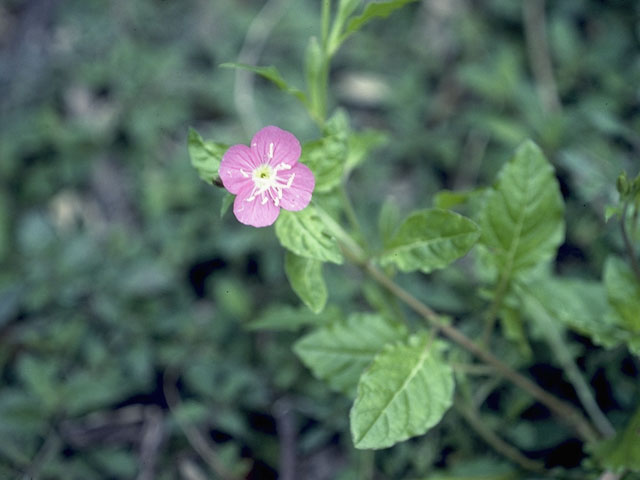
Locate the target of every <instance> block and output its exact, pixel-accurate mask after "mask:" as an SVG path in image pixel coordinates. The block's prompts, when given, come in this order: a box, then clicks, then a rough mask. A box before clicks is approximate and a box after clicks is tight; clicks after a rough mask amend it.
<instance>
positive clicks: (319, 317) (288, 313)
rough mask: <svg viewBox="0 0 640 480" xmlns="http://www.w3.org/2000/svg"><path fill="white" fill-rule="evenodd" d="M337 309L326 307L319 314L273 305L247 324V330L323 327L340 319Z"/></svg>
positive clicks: (303, 308)
mask: <svg viewBox="0 0 640 480" xmlns="http://www.w3.org/2000/svg"><path fill="white" fill-rule="evenodd" d="M342 318H343V317H342V313H341V312H340V309H339V308H338V307H336V306H335V305H334V306H331V305H330V306H328V307H327V308H325V309H324V310H323V311H322V313H321V314H315V313H312V312H311V311H309V309H308V308H307V307H304V306H301V307H300V308H294V307H292V306H290V305H274V306H270V307H267V309H266V310H265V311H264V312H263V313H262V314H261V315H260V316H259V317H258V318H256V319H255V320H252V321H251V322H249V323H248V324H247V329H249V330H287V331H292V332H293V331H297V330H300V329H301V328H302V327H304V326H306V325H314V326H318V325H323V324H325V323H328V322H330V321H337V320H339V319H342Z"/></svg>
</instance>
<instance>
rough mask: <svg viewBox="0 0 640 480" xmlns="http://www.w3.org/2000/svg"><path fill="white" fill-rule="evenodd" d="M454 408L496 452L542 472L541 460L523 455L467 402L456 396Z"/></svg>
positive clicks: (530, 468) (528, 468) (525, 467)
mask: <svg viewBox="0 0 640 480" xmlns="http://www.w3.org/2000/svg"><path fill="white" fill-rule="evenodd" d="M453 406H454V407H455V409H456V410H457V411H458V413H460V415H462V418H464V419H465V420H466V422H467V423H468V424H469V426H470V427H471V428H472V429H473V430H474V431H475V432H476V433H477V434H478V436H479V437H480V438H482V439H483V440H484V441H485V442H486V443H487V444H488V445H490V446H491V447H492V448H493V449H494V450H495V451H496V452H498V453H500V454H501V455H503V456H504V457H505V458H508V459H509V460H511V461H512V462H514V463H516V464H517V465H519V466H520V467H521V468H523V469H525V470H530V471H532V472H538V473H541V472H544V471H545V470H544V464H543V463H541V462H536V461H535V460H531V459H530V458H527V457H526V456H525V455H523V454H522V453H521V452H520V450H518V449H517V448H515V447H513V446H511V445H509V444H508V443H507V442H505V441H504V440H503V439H502V438H500V437H499V436H498V434H496V432H494V431H493V430H492V429H491V428H489V426H487V425H486V424H485V423H484V422H483V421H482V419H481V418H480V415H478V412H477V411H476V410H475V409H474V408H473V406H472V405H471V404H469V403H468V402H464V401H463V400H462V399H460V398H457V399H456V401H455V403H454V404H453Z"/></svg>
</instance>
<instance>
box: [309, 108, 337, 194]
mask: <svg viewBox="0 0 640 480" xmlns="http://www.w3.org/2000/svg"><path fill="white" fill-rule="evenodd" d="M348 137H349V118H348V117H347V115H346V113H345V112H344V111H343V110H338V111H337V112H336V113H335V114H334V115H333V116H332V117H331V118H330V119H329V120H328V121H327V123H326V125H325V131H324V137H323V138H321V139H319V140H314V141H311V142H306V143H305V144H304V145H303V146H302V154H301V156H300V161H301V162H302V163H305V164H306V165H308V166H309V168H310V169H311V171H312V172H313V175H314V177H315V180H316V185H315V189H314V190H315V191H316V192H327V191H329V190H332V189H333V188H334V187H336V186H337V185H339V184H340V181H341V180H342V175H343V172H344V167H345V163H346V159H347V153H348V143H347V142H348Z"/></svg>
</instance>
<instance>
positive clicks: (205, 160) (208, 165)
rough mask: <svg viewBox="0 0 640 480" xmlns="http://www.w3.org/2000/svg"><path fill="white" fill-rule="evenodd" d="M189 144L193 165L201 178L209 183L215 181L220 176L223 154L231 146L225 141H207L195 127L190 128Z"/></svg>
mask: <svg viewBox="0 0 640 480" xmlns="http://www.w3.org/2000/svg"><path fill="white" fill-rule="evenodd" d="M188 145H189V157H190V158H191V165H193V167H194V168H195V169H196V170H197V171H198V175H200V178H202V179H203V180H204V181H205V182H207V183H213V182H214V181H215V180H216V179H217V178H218V169H219V168H220V161H221V160H222V155H224V152H226V151H227V149H228V148H229V146H228V145H225V144H223V143H215V142H205V141H204V140H203V139H202V137H201V136H200V134H199V133H198V132H196V131H195V130H194V129H193V128H190V129H189V140H188Z"/></svg>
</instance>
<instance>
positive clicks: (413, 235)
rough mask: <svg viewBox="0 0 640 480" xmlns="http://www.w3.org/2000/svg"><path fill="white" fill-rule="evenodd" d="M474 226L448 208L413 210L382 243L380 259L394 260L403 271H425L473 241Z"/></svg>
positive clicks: (442, 263)
mask: <svg viewBox="0 0 640 480" xmlns="http://www.w3.org/2000/svg"><path fill="white" fill-rule="evenodd" d="M479 236H480V232H479V229H478V226H477V225H476V224H475V223H474V222H472V221H471V220H469V219H468V218H466V217H463V216H462V215H460V214H458V213H455V212H450V211H448V210H440V209H430V210H421V211H418V212H414V213H413V214H411V215H409V217H408V218H407V219H406V220H405V221H404V222H403V223H402V225H400V227H399V228H398V230H397V231H396V233H395V234H394V235H393V237H392V238H391V240H390V241H389V243H388V244H387V245H386V246H385V249H384V251H383V252H382V255H381V256H380V262H381V263H382V265H389V264H392V263H393V264H395V265H396V266H397V267H398V268H399V269H400V270H401V271H403V272H412V271H415V270H421V271H423V272H425V273H428V272H430V271H432V270H435V269H438V268H444V267H446V266H447V265H449V264H450V263H451V262H453V261H454V260H456V259H457V258H460V257H461V256H463V255H464V254H465V253H467V252H468V251H469V249H470V248H471V247H472V246H473V245H474V244H475V243H476V241H477V240H478V237H479Z"/></svg>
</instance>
